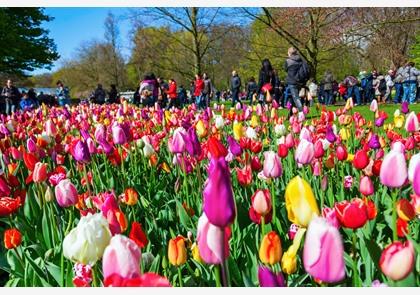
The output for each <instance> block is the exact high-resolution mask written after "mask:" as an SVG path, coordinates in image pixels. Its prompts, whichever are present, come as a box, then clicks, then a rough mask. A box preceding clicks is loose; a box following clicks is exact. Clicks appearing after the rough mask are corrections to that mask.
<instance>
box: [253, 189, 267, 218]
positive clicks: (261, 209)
mask: <svg viewBox="0 0 420 295" xmlns="http://www.w3.org/2000/svg"><path fill="white" fill-rule="evenodd" d="M251 203H252V207H253V208H254V210H255V211H256V212H257V213H258V214H260V215H261V216H265V215H267V214H268V213H269V212H270V211H271V197H270V192H269V190H267V189H265V190H257V191H256V192H255V193H254V195H253V196H252V197H251Z"/></svg>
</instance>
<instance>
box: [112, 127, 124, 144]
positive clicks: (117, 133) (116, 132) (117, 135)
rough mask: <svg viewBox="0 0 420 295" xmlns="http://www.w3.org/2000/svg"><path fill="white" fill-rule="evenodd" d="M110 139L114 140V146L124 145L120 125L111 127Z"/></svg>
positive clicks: (122, 131)
mask: <svg viewBox="0 0 420 295" xmlns="http://www.w3.org/2000/svg"><path fill="white" fill-rule="evenodd" d="M112 139H113V140H114V144H124V143H126V142H127V137H126V135H125V132H124V130H123V129H122V127H121V126H120V125H115V126H113V127H112Z"/></svg>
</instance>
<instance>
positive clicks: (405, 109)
mask: <svg viewBox="0 0 420 295" xmlns="http://www.w3.org/2000/svg"><path fill="white" fill-rule="evenodd" d="M409 111H410V110H409V109H408V102H406V101H404V102H403V103H402V104H401V112H402V113H403V114H407V113H408V112H409Z"/></svg>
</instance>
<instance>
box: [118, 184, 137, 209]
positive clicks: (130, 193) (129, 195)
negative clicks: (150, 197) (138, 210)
mask: <svg viewBox="0 0 420 295" xmlns="http://www.w3.org/2000/svg"><path fill="white" fill-rule="evenodd" d="M138 200H139V194H138V193H137V191H136V190H135V189H134V188H131V187H130V188H127V189H126V190H125V191H124V195H123V199H122V201H123V202H124V203H125V204H127V205H129V206H133V205H135V204H137V202H138Z"/></svg>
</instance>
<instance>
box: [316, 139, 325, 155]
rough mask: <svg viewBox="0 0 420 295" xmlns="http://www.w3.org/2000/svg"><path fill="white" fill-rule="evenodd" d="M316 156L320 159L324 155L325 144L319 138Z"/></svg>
mask: <svg viewBox="0 0 420 295" xmlns="http://www.w3.org/2000/svg"><path fill="white" fill-rule="evenodd" d="M314 150H315V153H314V157H315V158H317V159H319V158H322V157H323V156H324V146H323V144H322V141H321V140H317V141H316V142H315V144H314Z"/></svg>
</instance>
